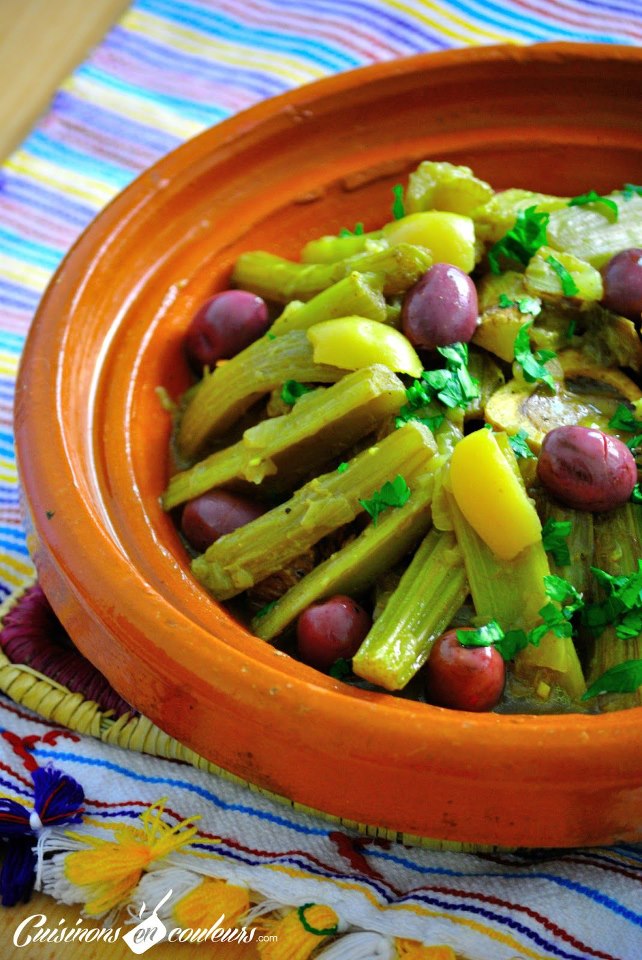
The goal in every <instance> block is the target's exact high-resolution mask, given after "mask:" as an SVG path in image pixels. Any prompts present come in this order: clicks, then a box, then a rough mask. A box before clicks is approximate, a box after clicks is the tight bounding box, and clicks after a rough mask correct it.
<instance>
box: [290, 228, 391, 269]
mask: <svg viewBox="0 0 642 960" xmlns="http://www.w3.org/2000/svg"><path fill="white" fill-rule="evenodd" d="M382 237H383V234H382V231H381V230H372V231H369V232H368V233H356V234H354V233H349V234H344V235H343V236H337V235H336V234H334V235H333V234H330V235H327V236H324V237H318V238H316V239H315V240H309V241H308V243H306V245H305V246H304V247H303V249H302V250H301V261H302V262H303V263H336V261H337V260H345V259H346V257H354V256H355V255H356V254H358V253H363V251H364V250H366V249H368V247H370V249H372V241H373V240H376V241H377V242H379V241H380V240H381V238H382ZM381 246H382V247H385V246H386V241H384V242H383V243H382V244H381Z"/></svg>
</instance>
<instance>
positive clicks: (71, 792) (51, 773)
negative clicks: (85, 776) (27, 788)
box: [31, 766, 85, 827]
mask: <svg viewBox="0 0 642 960" xmlns="http://www.w3.org/2000/svg"><path fill="white" fill-rule="evenodd" d="M31 776H32V777H33V788H34V809H35V811H36V813H37V814H38V816H39V817H40V819H41V821H42V824H43V826H46V827H48V826H54V825H55V824H57V823H80V821H81V819H82V805H83V802H84V800H85V792H84V790H83V788H82V787H81V786H80V784H79V783H78V781H77V780H74V778H73V777H70V776H68V775H67V774H66V773H61V772H60V770H56V769H55V767H50V766H49V767H36V769H35V770H34V771H33V773H32V774H31Z"/></svg>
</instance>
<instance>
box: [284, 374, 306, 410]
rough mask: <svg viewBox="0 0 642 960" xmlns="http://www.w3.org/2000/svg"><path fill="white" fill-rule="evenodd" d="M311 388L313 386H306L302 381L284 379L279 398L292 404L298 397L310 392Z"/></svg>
mask: <svg viewBox="0 0 642 960" xmlns="http://www.w3.org/2000/svg"><path fill="white" fill-rule="evenodd" d="M313 389H314V388H313V387H306V385H305V384H304V383H299V381H298V380H286V381H285V383H284V384H283V389H282V390H281V400H283V403H288V404H290V406H292V405H293V404H295V403H296V402H297V400H298V399H299V398H300V397H302V396H303V395H304V394H305V393H311V392H312V390H313Z"/></svg>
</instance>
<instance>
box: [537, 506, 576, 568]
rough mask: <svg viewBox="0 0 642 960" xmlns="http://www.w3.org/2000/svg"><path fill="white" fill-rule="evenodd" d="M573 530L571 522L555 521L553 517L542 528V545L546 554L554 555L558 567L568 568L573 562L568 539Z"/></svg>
mask: <svg viewBox="0 0 642 960" xmlns="http://www.w3.org/2000/svg"><path fill="white" fill-rule="evenodd" d="M572 529H573V524H572V523H571V521H570V520H553V518H552V517H549V518H548V520H547V521H546V523H545V524H544V526H543V527H542V544H543V546H544V549H545V550H546V552H547V553H550V554H552V556H553V560H554V561H555V563H556V564H557V565H558V567H567V566H568V565H569V564H570V562H571V554H570V551H569V549H568V544H567V542H566V538H567V537H568V536H569V535H570V533H571V530H572Z"/></svg>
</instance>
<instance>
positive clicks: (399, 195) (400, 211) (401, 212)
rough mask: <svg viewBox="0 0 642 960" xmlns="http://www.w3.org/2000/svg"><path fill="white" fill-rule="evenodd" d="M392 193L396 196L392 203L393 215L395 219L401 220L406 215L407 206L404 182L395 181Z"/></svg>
mask: <svg viewBox="0 0 642 960" xmlns="http://www.w3.org/2000/svg"><path fill="white" fill-rule="evenodd" d="M392 195H393V197H394V201H393V204H392V216H393V217H394V219H395V220H401V219H402V217H405V216H406V208H405V206H404V202H403V184H402V183H395V185H394V187H393V188H392Z"/></svg>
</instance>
